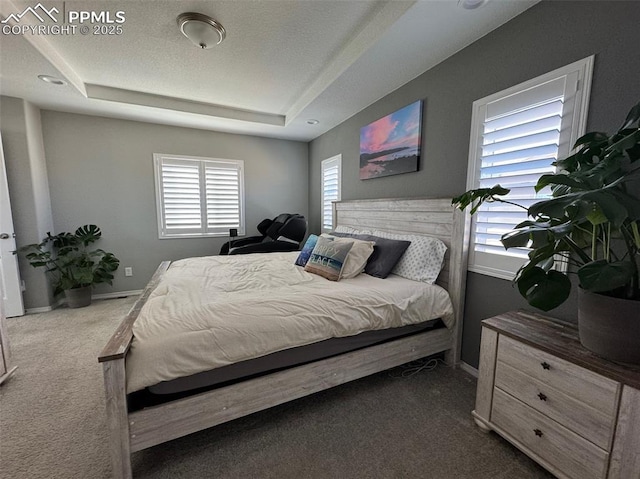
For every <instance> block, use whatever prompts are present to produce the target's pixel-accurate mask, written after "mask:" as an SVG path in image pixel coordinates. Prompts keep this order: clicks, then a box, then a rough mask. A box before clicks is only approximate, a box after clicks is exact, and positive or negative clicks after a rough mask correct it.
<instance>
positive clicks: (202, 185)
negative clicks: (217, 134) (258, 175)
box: [154, 154, 244, 238]
mask: <svg viewBox="0 0 640 479" xmlns="http://www.w3.org/2000/svg"><path fill="white" fill-rule="evenodd" d="M154 166H155V177H156V192H157V209H158V230H159V236H160V238H175V237H187V236H192V237H198V236H216V235H221V236H226V235H228V234H229V229H230V228H237V229H238V232H239V234H241V235H242V234H244V214H243V162H242V161H236V160H215V159H209V158H194V157H183V156H169V155H160V154H155V155H154Z"/></svg>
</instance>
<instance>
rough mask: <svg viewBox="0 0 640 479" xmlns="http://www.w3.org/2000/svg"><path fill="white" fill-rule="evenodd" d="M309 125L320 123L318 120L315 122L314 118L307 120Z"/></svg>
mask: <svg viewBox="0 0 640 479" xmlns="http://www.w3.org/2000/svg"><path fill="white" fill-rule="evenodd" d="M307 123H308V124H309V125H317V124H318V123H320V122H319V121H318V120H314V119H313V118H311V119H309V120H307Z"/></svg>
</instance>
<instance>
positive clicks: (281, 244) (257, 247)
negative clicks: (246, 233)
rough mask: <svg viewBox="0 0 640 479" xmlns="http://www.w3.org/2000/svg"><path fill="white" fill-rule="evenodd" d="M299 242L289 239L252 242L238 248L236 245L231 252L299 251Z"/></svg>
mask: <svg viewBox="0 0 640 479" xmlns="http://www.w3.org/2000/svg"><path fill="white" fill-rule="evenodd" d="M298 248H299V245H298V243H290V242H288V241H269V242H268V243H259V244H251V245H247V246H241V247H238V248H236V247H235V245H234V247H233V248H232V249H231V251H230V252H229V254H251V253H276V252H288V251H298Z"/></svg>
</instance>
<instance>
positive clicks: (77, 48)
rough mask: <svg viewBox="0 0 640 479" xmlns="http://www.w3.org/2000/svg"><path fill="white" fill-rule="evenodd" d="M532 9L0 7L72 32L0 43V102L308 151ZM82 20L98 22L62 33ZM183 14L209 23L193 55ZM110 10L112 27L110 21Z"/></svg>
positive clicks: (268, 4)
mask: <svg viewBox="0 0 640 479" xmlns="http://www.w3.org/2000/svg"><path fill="white" fill-rule="evenodd" d="M535 3H537V0H536V1H533V0H531V1H525V0H515V1H507V0H492V1H489V2H488V3H486V4H485V5H484V6H482V7H481V8H478V9H475V10H466V9H463V8H461V6H460V5H459V1H458V0H441V1H405V0H392V1H371V0H367V1H357V0H343V1H335V0H331V1H327V0H254V1H251V0H228V1H191V0H185V1H175V0H172V1H166V0H135V1H98V0H93V1H78V0H67V1H66V2H62V1H46V0H42V1H41V2H40V3H38V2H37V0H35V1H31V2H29V1H18V0H13V1H11V0H0V16H1V17H2V20H6V19H7V18H8V17H9V16H11V15H12V14H13V17H12V18H11V19H9V21H8V22H7V23H5V24H3V26H4V25H10V26H16V25H19V26H25V25H27V26H28V25H31V26H35V27H39V26H41V25H45V26H52V25H54V24H56V25H58V26H60V27H63V26H67V27H72V26H73V25H75V33H73V34H51V33H49V32H47V33H46V34H39V35H34V34H32V33H29V32H27V33H24V34H13V33H2V34H1V35H0V93H1V94H2V95H8V96H14V97H19V98H24V99H26V100H28V101H31V102H33V103H34V104H36V105H38V106H39V107H40V108H43V109H51V110H59V111H67V112H75V113H86V114H91V115H99V116H107V117H115V118H125V119H132V120H140V121H151V122H156V123H163V124H170V125H176V126H187V127H194V128H202V129H211V130H218V131H226V132H234V133H248V134H254V135H260V136H269V137H276V138H287V139H295V140H303V141H308V140H311V139H313V138H315V137H317V136H319V135H321V134H322V133H324V132H326V131H327V130H329V129H331V128H333V127H334V126H336V125H338V124H339V123H341V122H342V121H344V120H346V119H347V118H349V117H350V116H352V115H353V114H355V113H357V112H358V111H360V110H362V109H363V108H366V107H367V106H368V105H370V104H372V103H373V102H375V101H376V100H378V99H380V98H381V97H383V96H385V95H386V94H388V93H390V92H392V91H393V90H395V89H397V88H398V87H400V86H402V85H403V84H405V83H407V82H408V81H410V80H412V79H413V78H415V77H417V76H418V75H419V74H420V73H422V72H424V71H426V70H428V69H429V68H431V67H433V66H435V65H436V64H438V63H439V62H441V61H442V60H444V59H446V58H447V57H449V56H451V55H453V54H454V53H455V52H457V51H459V50H461V49H462V48H464V47H465V46H467V45H469V44H470V43H472V42H474V41H475V40H477V39H478V38H480V37H482V36H484V35H486V34H487V33H488V32H490V31H491V30H493V29H495V28H497V27H498V26H500V25H502V24H503V23H505V22H507V21H508V20H510V19H511V18H513V17H515V16H516V15H518V14H520V13H522V12H523V11H524V10H526V9H527V8H529V7H531V6H532V5H533V4H535ZM28 7H31V8H32V9H33V11H27V12H26V13H25V14H24V16H22V17H21V18H19V17H18V15H19V14H21V13H23V12H25V9H27V8H28ZM54 8H55V9H56V10H57V11H56V10H53V9H54ZM44 10H46V11H48V12H50V13H51V15H52V17H53V18H55V19H56V20H57V22H54V21H53V20H52V19H51V18H47V17H46V15H44V14H43V13H42V12H43V11H44ZM34 11H35V12H36V13H38V12H39V13H40V16H41V17H43V20H44V22H41V21H40V20H39V19H38V18H37V17H36V15H34ZM82 11H84V12H96V13H99V12H108V17H105V16H104V14H103V17H102V18H101V19H98V20H100V21H98V22H95V23H93V24H91V23H89V22H85V23H82V24H81V23H78V22H77V21H75V22H74V23H68V20H69V16H68V15H69V12H82ZM187 11H194V12H200V13H204V14H207V15H210V16H212V17H213V18H215V19H216V20H217V21H218V22H220V23H221V24H222V25H223V26H224V28H225V29H226V32H227V37H226V39H225V41H224V42H223V43H222V44H220V45H218V46H215V47H213V48H211V49H207V50H200V49H198V48H196V47H194V46H193V45H192V44H191V43H190V42H189V40H187V39H186V38H185V37H183V36H182V34H181V33H180V31H179V30H178V27H177V25H176V17H177V16H178V15H179V14H180V13H183V12H187ZM117 12H123V13H122V14H121V18H124V23H120V24H116V23H110V24H108V23H107V21H106V18H110V19H111V20H112V21H113V20H115V19H116V13H117ZM85 26H86V27H88V33H87V34H84V33H85V32H86V29H83V30H82V31H81V30H80V29H81V28H82V27H85ZM103 26H104V27H106V28H103ZM116 26H120V27H121V29H122V31H121V33H120V34H117V29H116V28H114V27H116ZM13 31H16V30H15V28H14V30H13ZM109 31H111V32H113V33H116V34H111V35H109V34H99V35H98V34H94V33H96V32H100V33H102V32H105V33H108V32H109ZM42 74H46V75H52V76H55V77H58V78H62V79H64V80H65V81H66V82H67V85H64V86H57V85H52V84H49V83H44V82H42V81H40V80H39V79H38V78H37V77H38V75H42ZM309 119H316V120H318V121H319V123H318V124H315V125H309V124H308V123H307V120H309Z"/></svg>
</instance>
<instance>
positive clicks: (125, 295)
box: [24, 289, 142, 314]
mask: <svg viewBox="0 0 640 479" xmlns="http://www.w3.org/2000/svg"><path fill="white" fill-rule="evenodd" d="M141 294H142V290H141V289H133V290H130V291H115V292H113V293H100V294H92V295H91V300H92V301H94V300H99V299H116V298H128V297H129V296H140V295H141ZM66 303H67V300H66V299H65V298H60V299H58V300H57V301H56V302H55V303H53V304H52V305H51V306H43V307H41V308H27V309H25V311H24V314H38V313H48V312H49V311H53V310H54V309H56V308H59V307H60V306H62V305H64V304H66Z"/></svg>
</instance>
